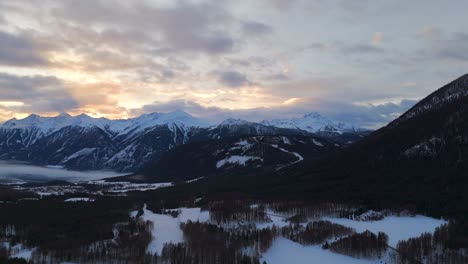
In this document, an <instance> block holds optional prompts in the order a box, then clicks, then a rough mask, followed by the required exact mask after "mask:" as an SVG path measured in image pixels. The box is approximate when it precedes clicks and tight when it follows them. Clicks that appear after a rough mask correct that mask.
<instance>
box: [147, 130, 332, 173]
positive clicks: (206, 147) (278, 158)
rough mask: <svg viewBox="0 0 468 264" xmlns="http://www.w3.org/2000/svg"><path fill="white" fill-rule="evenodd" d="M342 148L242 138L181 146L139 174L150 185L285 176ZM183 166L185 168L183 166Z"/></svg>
mask: <svg viewBox="0 0 468 264" xmlns="http://www.w3.org/2000/svg"><path fill="white" fill-rule="evenodd" d="M338 148H339V146H338V145H337V144H335V143H332V142H330V141H328V140H326V139H323V138H319V137H317V136H301V135H295V136H272V135H268V136H241V137H226V138H224V139H218V140H208V141H199V142H193V143H189V144H186V145H182V146H178V147H176V148H174V149H172V150H170V151H169V152H167V153H165V154H163V155H162V157H161V159H159V160H157V161H155V162H153V163H149V164H148V165H147V166H146V167H145V168H144V169H143V170H142V171H140V174H142V175H144V176H145V178H147V179H148V180H150V181H161V182H164V181H166V182H167V181H187V180H191V179H195V178H200V177H205V178H207V177H211V176H216V177H219V176H221V175H228V176H235V177H237V176H240V175H246V174H249V175H252V174H255V173H265V172H266V171H269V172H270V173H275V174H276V173H282V172H283V171H284V170H288V169H290V168H291V167H292V166H294V165H296V164H299V163H301V162H309V161H310V160H311V159H314V158H317V157H319V156H322V155H324V154H326V153H329V152H332V151H334V150H336V149H338ZM181 164H183V166H180V165H181Z"/></svg>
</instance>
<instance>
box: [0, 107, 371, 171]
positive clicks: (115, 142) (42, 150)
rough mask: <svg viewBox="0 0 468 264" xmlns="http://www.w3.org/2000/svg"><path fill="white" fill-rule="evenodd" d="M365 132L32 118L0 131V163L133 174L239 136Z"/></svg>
mask: <svg viewBox="0 0 468 264" xmlns="http://www.w3.org/2000/svg"><path fill="white" fill-rule="evenodd" d="M365 133H366V131H362V130H359V129H355V128H354V127H352V126H350V125H345V124H343V123H338V122H334V121H331V120H328V119H325V118H323V117H321V116H320V115H318V114H314V115H310V114H309V115H306V116H304V118H302V119H292V120H291V122H289V123H288V124H286V121H284V120H283V121H282V122H277V121H271V122H267V121H264V122H263V123H252V122H247V121H243V120H238V119H227V120H225V121H224V122H222V123H220V124H218V125H213V126H210V125H208V124H207V122H205V121H203V120H200V119H198V118H195V117H193V116H191V115H189V114H187V113H185V112H183V111H175V112H170V113H166V114H162V113H152V114H145V115H142V116H140V117H137V118H133V119H128V120H109V119H106V118H92V117H89V116H87V115H84V114H82V115H79V116H74V117H72V116H70V115H68V114H61V115H59V116H56V117H40V116H37V115H30V116H28V117H27V118H25V119H22V120H16V119H12V120H9V121H7V122H5V123H4V124H3V125H1V126H0V160H20V161H27V162H31V163H34V164H38V165H58V166H63V167H65V168H68V169H74V170H99V169H111V170H116V171H122V172H134V171H137V170H139V169H141V168H142V167H143V166H144V164H146V163H148V162H150V161H155V160H158V159H159V158H160V157H161V155H162V154H164V153H165V152H167V151H168V150H170V149H173V148H175V147H177V146H179V145H183V144H187V143H190V142H196V141H206V140H218V139H223V138H228V137H239V136H249V135H251V136H265V135H268V136H272V135H282V136H311V135H314V136H317V135H320V136H321V137H326V138H328V139H330V140H333V141H336V142H339V143H340V144H342V143H343V144H345V143H346V144H349V143H351V142H354V141H356V140H359V139H360V138H361V136H362V135H363V134H365Z"/></svg>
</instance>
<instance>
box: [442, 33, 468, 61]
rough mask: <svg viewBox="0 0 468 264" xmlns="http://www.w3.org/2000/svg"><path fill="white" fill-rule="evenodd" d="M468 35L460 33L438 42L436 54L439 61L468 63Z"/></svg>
mask: <svg viewBox="0 0 468 264" xmlns="http://www.w3.org/2000/svg"><path fill="white" fill-rule="evenodd" d="M467 43H468V33H464V32H458V33H454V34H452V35H451V36H450V38H446V39H441V40H438V41H436V43H435V48H434V53H435V56H436V57H437V58H438V59H449V60H455V61H464V62H465V61H468V45H467Z"/></svg>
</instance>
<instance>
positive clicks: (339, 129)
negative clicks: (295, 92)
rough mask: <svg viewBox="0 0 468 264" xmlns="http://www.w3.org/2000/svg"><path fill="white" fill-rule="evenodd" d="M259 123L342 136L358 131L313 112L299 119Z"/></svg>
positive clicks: (351, 126)
mask: <svg viewBox="0 0 468 264" xmlns="http://www.w3.org/2000/svg"><path fill="white" fill-rule="evenodd" d="M261 123H262V124H264V125H268V126H274V127H281V128H293V129H301V130H304V131H307V132H311V133H319V134H342V133H344V132H355V131H358V130H359V129H358V128H356V127H354V126H353V125H349V124H345V123H342V122H336V121H333V120H330V119H328V118H325V117H323V116H322V115H320V114H319V113H315V112H313V113H309V114H305V115H304V116H303V117H300V118H292V119H273V120H264V121H262V122H261Z"/></svg>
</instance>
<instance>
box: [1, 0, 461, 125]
mask: <svg viewBox="0 0 468 264" xmlns="http://www.w3.org/2000/svg"><path fill="white" fill-rule="evenodd" d="M466 10H468V2H467V1H466V0H448V1H443V2H442V1H440V0H412V1H406V0H393V1H388V0H302V1H301V0H255V1H250V0H245V1H238V0H232V1H228V0H212V1H208V0H181V1H177V0H158V1H156V0H152V1H149V0H148V1H115V0H112V1H111V0H106V1H104V0H102V1H98V0H80V1H75V0H61V1H55V0H41V1H21V0H15V1H8V0H0V122H2V121H4V120H6V119H9V118H13V117H16V118H22V117H25V116H27V115H28V114H30V113H37V114H41V115H49V116H50V115H56V114H58V113H60V112H68V113H70V114H72V115H73V114H79V113H86V114H89V115H91V116H105V117H108V118H113V119H114V118H128V117H133V116H136V115H139V114H141V113H145V112H154V111H158V112H159V111H160V112H167V111H172V110H178V109H181V110H185V111H187V112H189V113H191V114H193V115H196V116H200V117H204V118H208V119H210V120H220V119H222V118H225V117H228V116H229V117H231V116H232V117H240V118H245V119H249V120H254V121H255V120H262V119H270V118H273V117H293V116H299V115H302V114H304V113H306V112H311V111H318V112H320V113H322V114H323V115H326V116H329V117H331V118H334V119H337V120H340V121H349V122H352V123H356V124H359V125H362V126H366V127H378V126H379V125H382V124H385V123H386V122H388V121H389V120H391V119H392V118H395V117H396V116H398V115H399V114H401V113H402V112H403V111H405V110H406V109H408V108H409V107H410V106H411V105H413V104H414V103H415V102H416V100H418V99H421V98H422V97H424V96H425V95H427V94H428V93H430V92H432V91H433V90H435V89H437V88H439V87H440V86H442V85H443V84H445V83H447V82H449V81H451V80H453V79H454V78H457V77H459V76H460V75H462V74H464V73H466V72H468V45H467V43H468V28H467V27H466V18H465V17H466Z"/></svg>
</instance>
